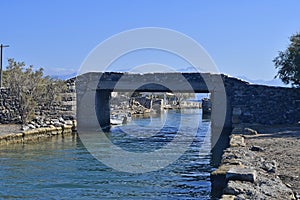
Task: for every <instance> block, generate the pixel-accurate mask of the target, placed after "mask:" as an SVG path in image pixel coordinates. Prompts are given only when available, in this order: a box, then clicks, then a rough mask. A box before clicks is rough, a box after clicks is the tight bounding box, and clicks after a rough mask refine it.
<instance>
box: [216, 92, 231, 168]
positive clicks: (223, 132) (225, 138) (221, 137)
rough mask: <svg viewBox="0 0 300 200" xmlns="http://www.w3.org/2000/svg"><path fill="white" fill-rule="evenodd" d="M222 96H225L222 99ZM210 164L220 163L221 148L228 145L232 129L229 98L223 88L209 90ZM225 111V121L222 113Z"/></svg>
mask: <svg viewBox="0 0 300 200" xmlns="http://www.w3.org/2000/svg"><path fill="white" fill-rule="evenodd" d="M224 97H226V98H225V99H224ZM211 101H212V114H211V145H212V150H211V153H212V159H211V164H212V165H213V166H215V167H217V166H218V165H219V164H220V161H221V158H222V155H223V150H224V149H226V148H227V147H228V145H229V135H230V133H231V130H232V120H231V119H232V108H231V98H230V96H229V95H228V94H227V93H226V92H225V91H224V90H220V91H218V90H214V91H211ZM221 113H225V121H224V114H221Z"/></svg>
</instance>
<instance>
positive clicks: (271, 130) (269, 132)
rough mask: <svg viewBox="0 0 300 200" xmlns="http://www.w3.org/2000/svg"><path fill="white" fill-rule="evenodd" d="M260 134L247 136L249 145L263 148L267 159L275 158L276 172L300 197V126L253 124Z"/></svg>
mask: <svg viewBox="0 0 300 200" xmlns="http://www.w3.org/2000/svg"><path fill="white" fill-rule="evenodd" d="M251 128H253V129H255V130H257V131H258V133H259V134H258V135H248V136H246V138H245V142H246V143H247V146H248V145H250V146H252V145H255V146H259V147H261V148H263V149H264V150H265V151H263V152H261V154H260V156H261V157H263V158H264V159H265V160H275V161H276V163H277V169H276V174H277V175H278V176H279V177H280V179H281V180H282V182H283V183H284V184H285V185H287V186H288V187H289V188H291V189H292V190H293V192H294V194H295V196H296V197H297V199H300V126H277V127H276V126H273V127H265V126H257V127H254V126H252V127H251Z"/></svg>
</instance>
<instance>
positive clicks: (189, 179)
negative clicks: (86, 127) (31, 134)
mask: <svg viewBox="0 0 300 200" xmlns="http://www.w3.org/2000/svg"><path fill="white" fill-rule="evenodd" d="M200 111H201V110H186V111H183V114H182V113H181V114H180V111H174V110H172V111H168V112H166V113H164V114H163V115H161V116H152V117H149V118H139V119H138V118H137V119H133V120H132V121H131V122H129V123H128V124H127V125H126V126H125V127H114V128H112V130H111V133H109V137H110V139H111V141H112V142H113V143H114V144H115V145H119V146H121V147H122V148H123V149H126V150H128V151H130V150H131V151H137V152H138V151H150V150H151V148H154V149H157V148H161V147H162V146H163V145H164V144H166V143H167V142H170V141H171V140H172V138H173V137H174V134H176V131H177V130H178V124H179V121H180V119H181V118H182V117H184V120H185V121H186V122H187V123H195V120H199V115H200V114H201V112H200ZM162 120H164V124H165V125H164V127H163V128H162V129H161V130H160V131H159V132H158V133H157V134H155V135H153V136H152V137H148V138H147V137H146V138H133V136H132V135H130V134H129V135H128V134H126V133H124V130H126V131H127V132H128V130H131V131H132V132H134V133H143V132H145V131H150V130H151V126H152V125H153V124H159V123H161V121H162ZM178 120H179V121H178ZM150 125H151V126H150ZM209 126H210V121H209V120H201V119H200V126H199V128H198V131H197V134H196V137H195V138H194V142H193V143H192V145H191V146H190V148H189V149H188V150H187V151H186V153H185V154H184V155H182V156H181V157H180V158H179V159H178V160H177V161H176V162H174V163H172V164H171V165H169V166H167V167H166V168H163V169H161V170H159V171H154V172H148V173H141V174H132V173H126V172H120V171H116V170H114V169H111V168H109V167H107V166H105V165H104V164H102V163H101V162H99V161H98V160H96V159H95V158H94V157H93V156H92V155H91V154H90V153H89V152H88V151H87V150H86V149H85V147H84V146H83V145H82V143H81V141H80V139H79V137H78V136H77V135H73V136H67V137H65V138H61V137H54V138H51V139H48V140H45V141H43V142H40V143H36V144H25V145H9V146H2V147H0V199H5V198H9V199H18V198H19V199H210V189H211V188H210V187H211V185H210V179H209V174H210V172H211V166H210V155H209V154H208V155H207V152H209V150H210V143H209V141H205V142H203V140H204V135H205V134H206V133H207V132H209ZM122 129H123V131H122ZM186 131H187V132H188V131H189V130H188V127H187V128H186ZM201 145H202V147H203V148H201V149H200V147H201Z"/></svg>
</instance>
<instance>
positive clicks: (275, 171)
mask: <svg viewBox="0 0 300 200" xmlns="http://www.w3.org/2000/svg"><path fill="white" fill-rule="evenodd" d="M299 141H300V127H299V126H295V127H287V126H286V127H284V126H280V127H274V126H273V127H266V126H253V125H252V126H251V128H245V126H244V125H240V126H239V127H236V128H234V129H233V131H232V134H231V136H230V145H229V147H228V148H227V149H226V150H224V154H223V156H222V161H221V164H220V166H219V167H218V168H217V169H216V170H215V171H213V172H212V173H211V180H212V187H213V191H212V192H213V193H215V194H216V196H219V197H220V196H222V197H221V199H223V200H225V199H300V196H299V194H300V179H299V176H300V161H299V160H300V159H299V156H300V144H299ZM287 173H288V175H287ZM284 177H289V179H287V178H284Z"/></svg>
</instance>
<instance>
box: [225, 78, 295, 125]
mask: <svg viewBox="0 0 300 200" xmlns="http://www.w3.org/2000/svg"><path fill="white" fill-rule="evenodd" d="M225 87H226V92H227V96H228V98H229V100H230V104H231V107H232V124H233V125H235V124H239V123H255V124H265V125H272V124H296V123H298V122H299V121H300V88H284V87H271V86H264V85H252V84H249V83H247V82H243V81H241V80H238V79H234V78H230V79H229V78H227V79H226V78H225Z"/></svg>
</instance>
